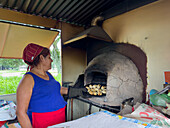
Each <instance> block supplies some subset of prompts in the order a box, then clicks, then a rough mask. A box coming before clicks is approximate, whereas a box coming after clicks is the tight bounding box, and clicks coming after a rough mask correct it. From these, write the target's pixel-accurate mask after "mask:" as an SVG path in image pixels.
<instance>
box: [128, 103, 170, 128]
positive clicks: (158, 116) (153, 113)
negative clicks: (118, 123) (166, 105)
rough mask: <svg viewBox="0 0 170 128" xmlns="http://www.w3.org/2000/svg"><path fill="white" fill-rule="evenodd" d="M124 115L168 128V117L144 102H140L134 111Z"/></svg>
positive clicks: (169, 121)
mask: <svg viewBox="0 0 170 128" xmlns="http://www.w3.org/2000/svg"><path fill="white" fill-rule="evenodd" d="M125 117H129V118H134V119H138V120H141V121H144V122H147V123H150V124H153V125H157V126H160V127H163V128H170V119H168V118H167V117H165V116H164V115H163V114H162V113H160V112H158V111H157V110H155V109H154V108H152V107H150V106H149V105H146V104H141V105H140V106H139V107H138V108H137V109H136V110H135V111H134V112H132V113H131V114H127V115H125Z"/></svg>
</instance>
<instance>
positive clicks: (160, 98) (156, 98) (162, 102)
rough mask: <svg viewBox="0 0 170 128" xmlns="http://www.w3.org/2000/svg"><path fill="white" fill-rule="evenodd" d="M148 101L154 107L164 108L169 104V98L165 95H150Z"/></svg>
mask: <svg viewBox="0 0 170 128" xmlns="http://www.w3.org/2000/svg"><path fill="white" fill-rule="evenodd" d="M150 101H151V103H152V104H153V105H155V106H163V107H166V103H170V97H169V96H168V95H167V94H153V95H150Z"/></svg>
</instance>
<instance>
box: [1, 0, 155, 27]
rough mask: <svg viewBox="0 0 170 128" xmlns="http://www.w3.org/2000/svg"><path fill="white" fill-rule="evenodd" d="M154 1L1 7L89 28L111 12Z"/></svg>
mask: <svg viewBox="0 0 170 128" xmlns="http://www.w3.org/2000/svg"><path fill="white" fill-rule="evenodd" d="M153 1H155V0H0V7H1V8H6V9H11V10H15V11H19V12H23V13H27V14H32V15H38V16H42V17H47V18H52V19H56V20H58V21H63V22H67V23H71V24H75V25H80V26H89V25H90V23H91V21H92V19H93V18H94V17H96V16H99V15H103V16H107V15H108V13H109V12H111V13H112V14H113V13H114V12H113V10H114V11H116V12H115V14H116V15H117V14H120V13H123V12H127V11H129V10H131V9H134V8H136V7H138V6H142V5H145V4H147V3H149V2H153ZM120 5H123V6H120ZM132 6H133V7H132ZM122 10H123V12H121V11H122ZM106 12H107V14H106ZM109 17H110V15H109ZM105 18H107V17H105Z"/></svg>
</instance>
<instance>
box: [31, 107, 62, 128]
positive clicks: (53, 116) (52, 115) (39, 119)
mask: <svg viewBox="0 0 170 128" xmlns="http://www.w3.org/2000/svg"><path fill="white" fill-rule="evenodd" d="M63 122H65V107H64V108H61V109H59V110H57V111H54V112H46V113H35V112H33V113H32V126H33V128H47V127H48V126H52V125H55V124H59V123H63Z"/></svg>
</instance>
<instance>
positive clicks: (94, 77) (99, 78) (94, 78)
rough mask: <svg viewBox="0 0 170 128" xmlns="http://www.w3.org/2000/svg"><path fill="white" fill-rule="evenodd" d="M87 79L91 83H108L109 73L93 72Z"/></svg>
mask: <svg viewBox="0 0 170 128" xmlns="http://www.w3.org/2000/svg"><path fill="white" fill-rule="evenodd" d="M88 79H89V80H88ZM87 81H90V82H88V83H91V84H102V85H107V75H105V74H104V73H101V72H91V73H89V74H88V75H87Z"/></svg>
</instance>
